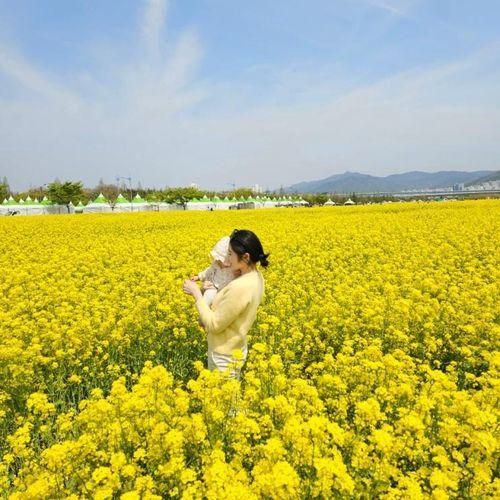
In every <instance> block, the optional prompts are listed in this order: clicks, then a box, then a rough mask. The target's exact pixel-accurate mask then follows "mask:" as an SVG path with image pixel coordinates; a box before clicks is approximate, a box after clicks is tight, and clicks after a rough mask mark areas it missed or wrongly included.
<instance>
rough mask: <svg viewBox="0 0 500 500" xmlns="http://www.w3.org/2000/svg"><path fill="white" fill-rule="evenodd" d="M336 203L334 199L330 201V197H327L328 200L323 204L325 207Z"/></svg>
mask: <svg viewBox="0 0 500 500" xmlns="http://www.w3.org/2000/svg"><path fill="white" fill-rule="evenodd" d="M335 204H336V203H335V202H334V201H332V200H331V199H330V198H328V200H327V201H326V202H325V203H324V205H323V206H325V207H331V206H333V205H335Z"/></svg>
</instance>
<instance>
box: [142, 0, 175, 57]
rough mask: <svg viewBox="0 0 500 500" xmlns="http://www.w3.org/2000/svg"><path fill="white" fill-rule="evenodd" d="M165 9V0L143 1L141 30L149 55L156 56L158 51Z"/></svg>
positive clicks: (165, 14)
mask: <svg viewBox="0 0 500 500" xmlns="http://www.w3.org/2000/svg"><path fill="white" fill-rule="evenodd" d="M167 8H168V2H167V0H145V8H144V13H143V17H142V19H141V30H142V36H143V38H144V41H145V44H146V47H147V49H148V51H149V53H150V54H158V52H159V50H160V38H161V33H162V30H163V28H164V26H165V21H166V16H167Z"/></svg>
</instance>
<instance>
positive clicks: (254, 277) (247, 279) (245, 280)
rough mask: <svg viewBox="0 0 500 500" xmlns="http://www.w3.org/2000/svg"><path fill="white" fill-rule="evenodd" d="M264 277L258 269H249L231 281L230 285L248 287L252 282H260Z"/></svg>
mask: <svg viewBox="0 0 500 500" xmlns="http://www.w3.org/2000/svg"><path fill="white" fill-rule="evenodd" d="M263 281H264V278H263V276H262V273H261V272H260V271H258V270H255V271H250V272H249V273H246V274H243V275H242V276H238V277H237V278H235V279H234V280H233V281H231V283H230V284H231V285H233V286H234V287H240V286H241V287H248V286H249V285H250V286H251V284H252V283H262V282H263Z"/></svg>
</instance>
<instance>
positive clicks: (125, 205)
mask: <svg viewBox="0 0 500 500" xmlns="http://www.w3.org/2000/svg"><path fill="white" fill-rule="evenodd" d="M131 211H132V203H131V202H130V201H129V200H127V198H125V196H123V195H122V194H121V193H120V194H119V195H118V198H116V201H115V206H114V208H113V212H117V213H122V212H131Z"/></svg>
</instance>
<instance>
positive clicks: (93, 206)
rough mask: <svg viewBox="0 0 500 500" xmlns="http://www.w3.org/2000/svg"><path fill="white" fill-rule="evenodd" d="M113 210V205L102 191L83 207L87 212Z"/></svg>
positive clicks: (84, 211)
mask: <svg viewBox="0 0 500 500" xmlns="http://www.w3.org/2000/svg"><path fill="white" fill-rule="evenodd" d="M109 212H111V206H110V205H109V203H108V200H106V198H105V197H104V195H103V194H102V193H99V196H98V197H97V198H96V199H95V200H94V201H92V202H90V203H89V204H88V205H87V206H86V207H84V209H83V213H85V214H102V213H109Z"/></svg>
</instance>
